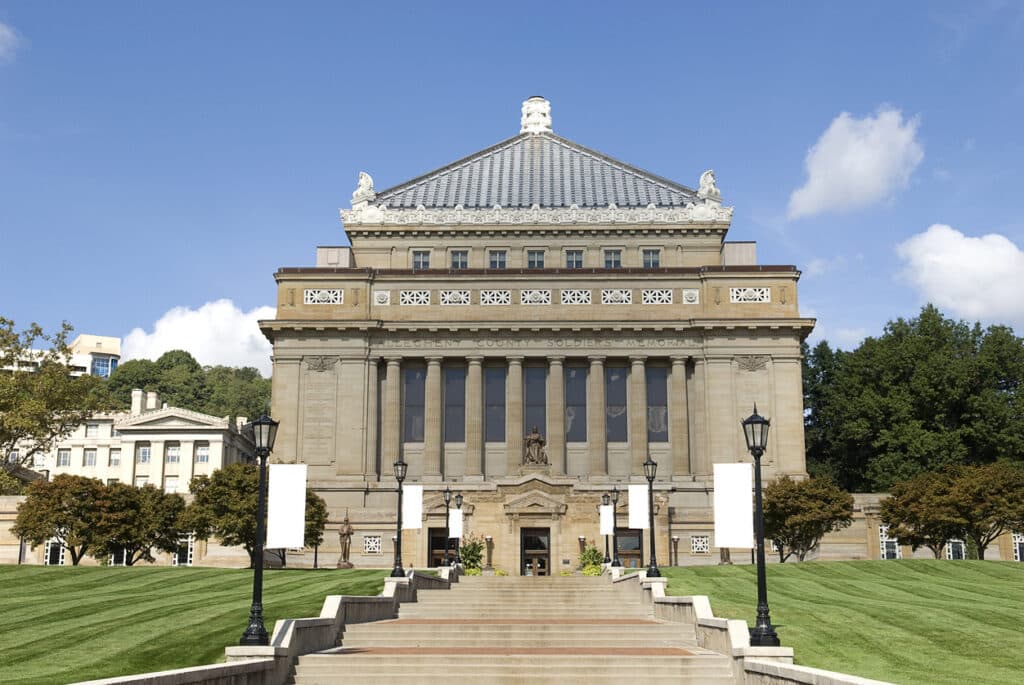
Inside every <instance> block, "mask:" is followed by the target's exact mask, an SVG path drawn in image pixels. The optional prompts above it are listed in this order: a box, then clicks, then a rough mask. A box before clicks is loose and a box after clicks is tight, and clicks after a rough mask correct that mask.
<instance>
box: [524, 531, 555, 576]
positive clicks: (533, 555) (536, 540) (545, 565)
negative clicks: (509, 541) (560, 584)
mask: <svg viewBox="0 0 1024 685" xmlns="http://www.w3.org/2000/svg"><path fill="white" fill-rule="evenodd" d="M519 550H520V553H519V575H522V576H549V575H551V529H550V528H521V529H520V531H519Z"/></svg>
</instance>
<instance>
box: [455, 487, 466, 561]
mask: <svg viewBox="0 0 1024 685" xmlns="http://www.w3.org/2000/svg"><path fill="white" fill-rule="evenodd" d="M455 508H456V509H458V510H459V514H460V515H461V514H462V493H461V492H460V493H458V494H456V495H455ZM463 518H465V517H463ZM461 547H462V536H461V535H460V536H459V537H457V538H455V563H456V564H461V563H462V556H461V555H460V553H459V548H461Z"/></svg>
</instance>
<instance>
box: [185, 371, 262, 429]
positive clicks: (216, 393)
mask: <svg viewBox="0 0 1024 685" xmlns="http://www.w3.org/2000/svg"><path fill="white" fill-rule="evenodd" d="M205 374H206V377H205V381H204V396H203V404H202V406H201V407H200V408H199V411H202V412H205V413H207V414H212V415H213V416H246V417H250V418H253V417H257V416H260V415H261V414H263V413H265V412H268V410H269V405H270V379H269V378H264V377H263V376H261V375H260V372H259V371H257V370H256V369H254V368H252V367H248V366H247V367H243V368H231V367H227V366H210V367H207V368H206V369H205Z"/></svg>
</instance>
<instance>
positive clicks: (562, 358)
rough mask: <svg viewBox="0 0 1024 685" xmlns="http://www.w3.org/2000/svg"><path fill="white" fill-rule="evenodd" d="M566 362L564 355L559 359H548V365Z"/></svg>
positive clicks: (558, 357)
mask: <svg viewBox="0 0 1024 685" xmlns="http://www.w3.org/2000/svg"><path fill="white" fill-rule="evenodd" d="M564 361H565V357H564V356H562V355H559V356H557V357H548V363H549V364H561V363H563V362H564Z"/></svg>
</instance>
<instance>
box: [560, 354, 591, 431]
mask: <svg viewBox="0 0 1024 685" xmlns="http://www.w3.org/2000/svg"><path fill="white" fill-rule="evenodd" d="M565 441H566V442H586V441H587V367H586V366H585V365H584V366H579V365H576V364H570V365H568V366H566V367H565Z"/></svg>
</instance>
